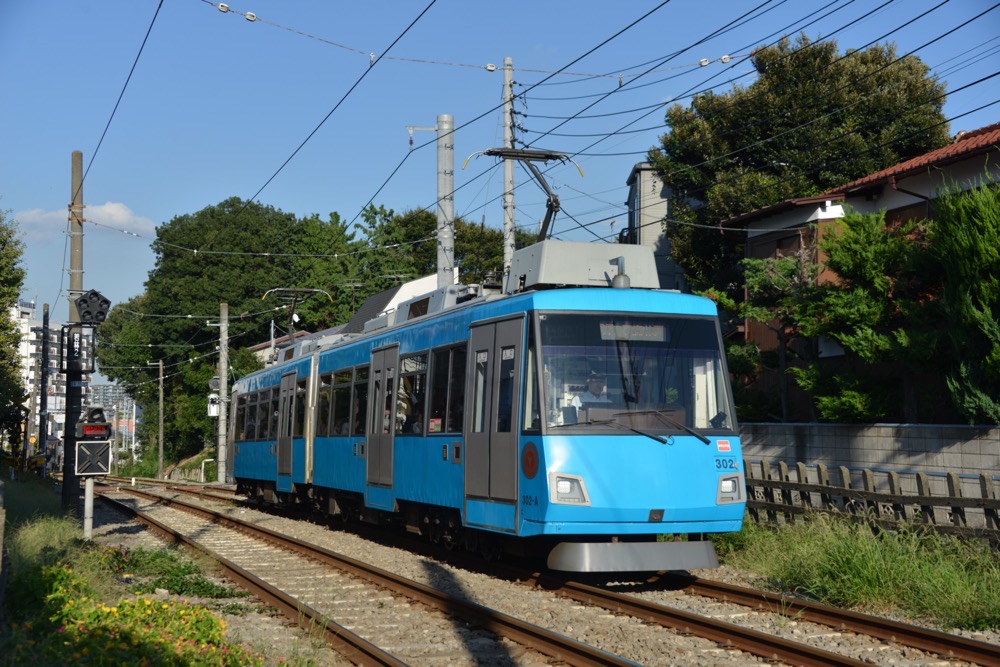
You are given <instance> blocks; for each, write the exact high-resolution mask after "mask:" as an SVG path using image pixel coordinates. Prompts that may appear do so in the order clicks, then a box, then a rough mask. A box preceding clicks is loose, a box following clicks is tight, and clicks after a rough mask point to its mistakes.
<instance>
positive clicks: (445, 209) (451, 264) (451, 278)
mask: <svg viewBox="0 0 1000 667" xmlns="http://www.w3.org/2000/svg"><path fill="white" fill-rule="evenodd" d="M437 160H438V178H437V188H438V192H437V196H438V206H437V237H438V238H437V246H438V259H437V262H438V266H437V274H438V287H447V286H448V285H454V284H455V282H456V281H455V119H454V118H452V117H451V114H446V113H443V114H440V115H438V117H437Z"/></svg>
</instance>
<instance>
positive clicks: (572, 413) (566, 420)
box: [562, 405, 576, 425]
mask: <svg viewBox="0 0 1000 667" xmlns="http://www.w3.org/2000/svg"><path fill="white" fill-rule="evenodd" d="M562 418H563V425H566V424H575V423H576V408H575V407H574V406H572V405H568V406H566V407H565V408H563V409H562Z"/></svg>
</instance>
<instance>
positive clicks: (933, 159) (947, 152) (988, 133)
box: [826, 123, 1000, 194]
mask: <svg viewBox="0 0 1000 667" xmlns="http://www.w3.org/2000/svg"><path fill="white" fill-rule="evenodd" d="M991 149H1000V123H994V124H993V125H987V126H986V127H983V128H980V129H978V130H973V131H972V132H966V133H960V134H959V136H958V138H956V139H955V140H954V141H952V142H951V143H950V144H948V145H947V146H942V147H941V148H938V149H937V150H933V151H931V152H929V153H924V154H923V155H918V156H917V157H915V158H913V159H910V160H907V161H906V162H900V163H899V164H897V165H893V166H892V167H889V168H888V169H883V170H882V171H877V172H875V173H874V174H868V175H867V176H863V177H861V178H859V179H857V180H856V181H851V182H850V183H848V184H847V185H841V186H840V187H837V188H833V189H832V190H828V191H827V193H826V194H846V193H848V192H850V191H851V190H857V189H859V188H863V187H865V186H867V185H872V184H875V183H882V182H884V181H886V180H888V179H890V178H892V177H896V178H899V177H901V176H909V175H911V174H913V173H916V172H920V171H924V170H925V169H927V168H928V167H930V166H940V165H944V164H949V163H951V162H957V161H958V160H964V159H965V158H969V157H972V156H974V155H979V154H981V153H985V152H987V151H989V150H991Z"/></svg>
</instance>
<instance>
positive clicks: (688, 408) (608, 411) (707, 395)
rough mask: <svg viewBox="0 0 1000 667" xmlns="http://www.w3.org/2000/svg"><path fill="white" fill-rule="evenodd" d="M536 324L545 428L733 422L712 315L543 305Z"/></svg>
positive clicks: (725, 425) (719, 426) (668, 427)
mask: <svg viewBox="0 0 1000 667" xmlns="http://www.w3.org/2000/svg"><path fill="white" fill-rule="evenodd" d="M538 332H539V349H538V353H539V355H540V361H541V364H540V368H541V378H539V380H540V382H539V385H540V387H541V392H540V397H541V400H542V403H543V407H542V414H543V415H544V419H545V423H546V425H547V427H548V429H549V430H552V429H556V428H558V429H559V432H567V431H569V432H575V431H577V430H579V432H580V433H592V432H595V430H596V431H604V430H606V429H621V427H625V428H626V429H639V430H641V432H643V433H649V434H654V435H656V434H660V435H663V434H674V433H684V432H689V433H690V432H691V431H692V430H694V431H697V432H700V431H702V430H704V431H706V432H721V431H732V430H733V429H734V426H735V421H734V417H733V407H732V403H731V398H730V393H729V383H728V377H727V374H726V369H725V365H724V363H723V359H722V352H721V341H720V336H719V331H718V327H717V325H716V322H715V320H714V319H710V318H698V317H685V316H669V315H637V314H610V313H609V314H559V313H547V314H540V315H539V328H538ZM529 374H530V375H535V374H536V373H535V372H534V369H531V370H529Z"/></svg>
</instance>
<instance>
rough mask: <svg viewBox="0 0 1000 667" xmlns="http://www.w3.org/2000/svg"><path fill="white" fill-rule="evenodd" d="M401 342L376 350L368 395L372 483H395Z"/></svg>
mask: <svg viewBox="0 0 1000 667" xmlns="http://www.w3.org/2000/svg"><path fill="white" fill-rule="evenodd" d="M398 367H399V346H393V347H388V348H383V349H381V350H376V351H375V352H372V365H371V380H370V381H369V385H368V386H369V388H370V389H369V391H370V392H371V394H370V396H369V399H368V411H369V413H370V414H369V416H368V473H367V480H368V484H369V485H374V486H384V487H391V486H392V445H393V437H394V436H395V431H396V429H395V424H396V411H397V410H396V383H397V382H398V381H399V378H398Z"/></svg>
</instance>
